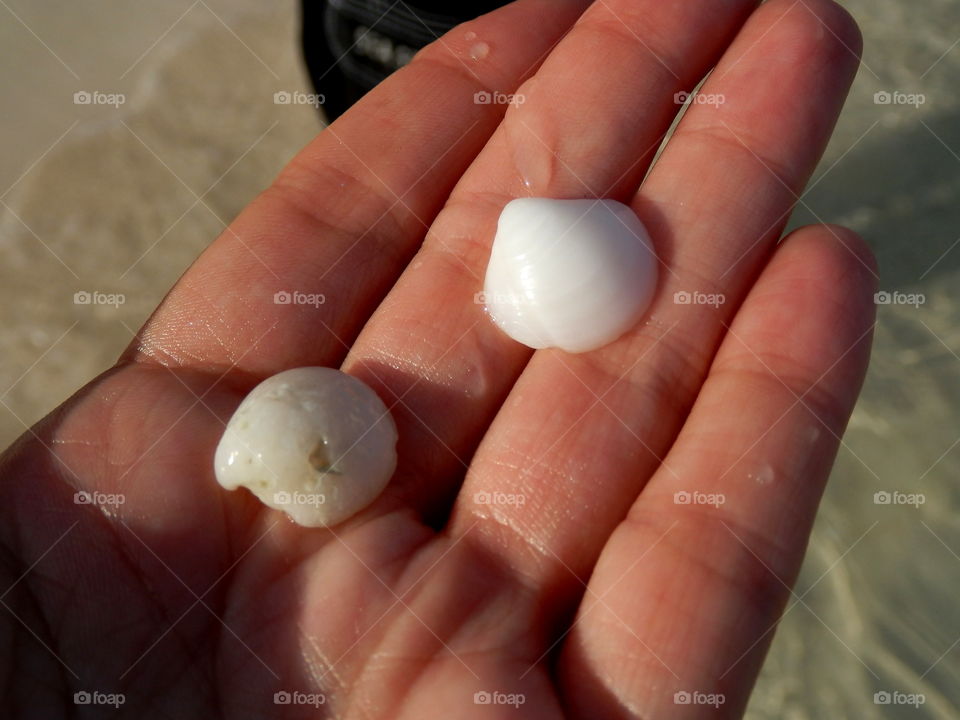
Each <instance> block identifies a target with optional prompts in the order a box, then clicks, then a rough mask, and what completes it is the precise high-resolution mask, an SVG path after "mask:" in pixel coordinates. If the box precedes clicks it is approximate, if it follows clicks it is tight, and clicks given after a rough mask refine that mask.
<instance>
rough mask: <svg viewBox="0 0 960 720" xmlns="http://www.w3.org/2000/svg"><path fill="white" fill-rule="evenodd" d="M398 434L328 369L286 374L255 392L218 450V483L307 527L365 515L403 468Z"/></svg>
mask: <svg viewBox="0 0 960 720" xmlns="http://www.w3.org/2000/svg"><path fill="white" fill-rule="evenodd" d="M396 442H397V429H396V426H395V425H394V422H393V418H392V417H391V416H390V412H389V411H388V410H387V408H386V407H385V406H384V404H383V402H382V401H381V400H380V398H379V397H378V396H377V394H376V393H375V392H374V391H373V390H372V389H370V388H369V387H368V386H367V385H365V384H364V383H363V382H362V381H360V380H358V379H357V378H355V377H353V376H351V375H347V374H346V373H343V372H340V371H339V370H334V369H331V368H324V367H303V368H296V369H293V370H286V371H285V372H281V373H279V374H277V375H274V376H273V377H270V378H267V379H266V380H264V381H263V382H262V383H260V384H259V385H257V386H256V387H255V388H254V389H253V390H252V391H251V392H250V394H249V395H247V397H246V398H244V400H243V402H241V403H240V406H239V407H238V408H237V410H236V412H234V414H233V416H232V417H231V418H230V422H229V423H227V427H226V430H225V431H224V433H223V437H222V438H221V440H220V444H219V445H218V446H217V452H216V456H215V458H214V468H215V471H216V476H217V482H219V483H220V484H221V485H223V487H225V488H227V489H228V490H233V489H236V488H238V487H245V488H247V489H248V490H250V491H251V492H252V493H253V494H254V495H256V496H257V497H258V498H260V500H261V501H262V502H263V503H264V504H265V505H268V506H270V507H272V508H276V509H277V510H282V511H284V512H285V513H287V514H288V515H289V516H290V517H291V518H293V519H294V520H295V521H296V522H297V523H299V524H300V525H305V526H307V527H318V526H329V525H335V524H337V523H339V522H341V521H343V520H345V519H347V518H348V517H350V516H351V515H353V514H354V513H356V512H358V511H359V510H361V509H363V508H365V507H366V506H367V505H369V504H370V503H371V502H373V500H374V498H376V497H377V495H379V494H380V492H381V491H382V490H383V488H384V487H385V486H386V484H387V482H388V481H389V480H390V477H391V476H392V475H393V471H394V469H395V468H396V464H397V454H396Z"/></svg>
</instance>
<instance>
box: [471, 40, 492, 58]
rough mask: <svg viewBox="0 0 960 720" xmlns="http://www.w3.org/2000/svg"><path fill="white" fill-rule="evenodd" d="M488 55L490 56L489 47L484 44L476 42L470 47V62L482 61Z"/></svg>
mask: <svg viewBox="0 0 960 720" xmlns="http://www.w3.org/2000/svg"><path fill="white" fill-rule="evenodd" d="M489 54H490V46H489V45H487V44H486V43H485V42H478V43H476V44H474V45H471V46H470V59H471V60H483V59H484V58H485V57H486V56H487V55H489Z"/></svg>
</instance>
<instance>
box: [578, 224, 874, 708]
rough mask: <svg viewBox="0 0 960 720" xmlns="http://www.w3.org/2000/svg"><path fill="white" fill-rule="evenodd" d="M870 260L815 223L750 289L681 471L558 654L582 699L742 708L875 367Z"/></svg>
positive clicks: (604, 562) (682, 454)
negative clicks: (689, 701) (689, 698)
mask: <svg viewBox="0 0 960 720" xmlns="http://www.w3.org/2000/svg"><path fill="white" fill-rule="evenodd" d="M838 235H839V236H841V237H842V238H843V242H844V244H845V245H846V247H844V246H843V245H842V244H841V243H838V242H837V240H836V236H838ZM851 250H852V251H853V252H851ZM865 267H866V268H871V269H872V268H873V260H872V258H871V255H870V252H869V250H868V249H867V248H866V246H865V245H864V244H863V242H862V241H861V240H859V238H857V237H856V236H855V235H854V234H853V233H851V232H850V231H847V230H844V229H842V228H831V227H826V226H812V227H807V228H804V229H802V230H798V231H797V232H795V233H793V234H792V235H791V236H790V237H789V238H788V239H787V240H786V241H785V243H784V245H783V246H782V247H781V248H780V249H779V250H778V251H777V253H776V255H775V256H774V258H773V260H772V262H771V264H770V266H769V267H768V268H767V269H766V270H765V271H764V272H763V274H762V276H761V277H760V279H759V281H758V283H757V285H756V286H755V287H754V288H753V290H752V291H751V292H750V295H749V297H748V298H747V300H746V302H745V303H744V306H743V308H742V309H741V310H740V312H739V313H737V316H736V319H735V320H734V322H733V325H732V326H731V330H730V332H729V333H728V334H727V336H726V337H725V338H724V340H723V343H722V345H721V347H720V350H719V352H718V354H717V357H716V360H715V361H714V364H713V366H712V368H711V370H710V375H709V377H708V378H707V381H706V382H705V384H704V386H703V390H702V391H701V393H700V395H699V396H698V398H697V401H696V404H695V405H694V407H693V409H692V411H691V414H690V417H689V419H688V420H687V422H686V424H685V425H684V428H683V431H682V432H681V434H680V436H679V437H678V439H677V442H676V444H675V445H674V446H673V448H672V449H671V450H670V454H669V455H668V456H667V458H666V464H669V466H670V467H671V468H672V470H673V472H667V471H666V470H665V469H661V470H659V471H657V473H656V474H655V475H654V476H653V478H652V479H651V481H650V483H649V485H648V486H647V488H646V489H645V490H644V491H643V493H642V494H641V495H640V498H639V499H638V500H637V502H636V503H635V504H634V506H633V507H632V508H631V510H630V513H629V515H628V517H627V519H626V520H625V521H624V522H623V523H621V525H620V526H619V527H618V528H617V530H616V532H615V533H614V534H613V536H612V537H611V539H610V542H609V543H608V544H607V546H606V547H605V548H604V550H603V554H602V555H601V557H600V560H599V562H598V563H597V567H596V570H595V572H594V574H593V576H592V578H591V580H590V586H589V590H588V592H587V594H586V595H585V597H584V601H583V604H582V605H581V607H580V610H579V614H578V618H577V621H576V623H575V625H574V627H573V630H572V632H571V633H570V635H569V636H568V638H567V640H566V645H565V649H564V651H563V655H562V658H561V665H560V667H561V673H562V675H563V676H564V677H566V678H568V679H570V681H571V684H570V685H568V687H571V688H574V692H573V693H572V694H571V696H570V697H569V698H568V701H569V702H570V703H572V706H573V707H574V708H576V709H577V710H578V711H579V712H580V713H581V714H583V715H589V716H591V717H593V716H596V715H602V716H603V717H611V718H615V717H632V716H640V717H688V715H684V714H682V711H684V710H691V709H692V710H696V711H697V712H703V710H704V708H703V707H698V708H697V707H693V705H691V707H690V708H685V707H678V706H677V705H676V704H675V698H674V694H675V693H681V694H682V693H701V695H700V697H704V696H711V695H712V696H715V697H720V696H721V695H722V696H723V699H722V700H721V701H720V702H721V703H722V705H723V708H722V712H721V714H722V715H723V716H724V717H740V716H741V713H742V711H743V708H744V706H745V705H746V702H747V698H748V696H749V692H750V689H751V687H752V686H753V682H754V680H755V678H756V675H757V672H758V670H759V668H760V665H761V662H762V660H763V656H764V655H765V653H766V650H767V647H768V645H769V642H770V640H771V638H772V635H773V629H774V626H775V624H776V622H777V619H778V618H779V616H780V613H781V611H782V609H783V605H784V602H785V601H786V599H787V598H788V596H789V593H790V586H791V585H792V583H793V582H794V580H795V578H796V575H797V572H798V570H799V567H800V563H801V560H802V559H803V553H804V550H805V548H806V543H807V538H808V536H809V533H810V528H811V526H812V523H813V518H814V514H815V512H816V507H817V504H818V502H819V500H820V495H821V491H822V489H823V485H824V483H825V481H826V478H827V475H828V473H829V471H830V467H831V465H832V463H833V459H834V457H835V454H836V452H837V448H838V445H839V443H840V436H841V435H842V433H843V430H844V427H845V426H846V423H847V420H848V419H849V416H850V413H851V411H852V409H853V405H854V402H855V401H856V397H857V394H858V393H859V389H860V385H861V383H862V381H863V376H864V373H865V371H866V367H867V361H868V357H869V352H870V342H871V331H872V329H873V324H874V304H873V296H872V294H873V292H874V289H875V279H874V277H873V275H872V274H871V272H870V271H869V270H867V269H865ZM611 658H619V660H617V661H616V662H613V661H611ZM624 658H630V660H629V661H624ZM574 679H577V682H574ZM679 702H680V703H683V702H684V700H683V696H682V695H681V696H679ZM588 708H589V711H587V709H588ZM626 708H630V712H627V711H626V710H625V709H626ZM678 713H679V714H678ZM689 716H690V717H693V716H694V715H693V714H691V715H689ZM697 717H699V716H697Z"/></svg>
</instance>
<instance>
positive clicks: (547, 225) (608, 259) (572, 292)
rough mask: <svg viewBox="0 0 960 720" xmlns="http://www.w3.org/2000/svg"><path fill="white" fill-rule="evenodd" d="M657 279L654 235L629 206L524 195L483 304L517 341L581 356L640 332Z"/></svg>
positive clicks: (490, 269)
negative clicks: (631, 332) (635, 330)
mask: <svg viewBox="0 0 960 720" xmlns="http://www.w3.org/2000/svg"><path fill="white" fill-rule="evenodd" d="M656 282H657V259H656V256H655V255H654V252H653V244H652V243H651V242H650V236H649V235H648V234H647V231H646V228H644V226H643V223H641V222H640V219H639V218H638V217H637V216H636V215H635V214H634V212H633V211H632V210H631V209H630V208H629V207H627V206H626V205H624V204H623V203H619V202H617V201H616V200H551V199H547V198H519V199H517V200H512V201H511V202H509V203H507V205H506V207H504V208H503V212H502V213H501V214H500V221H499V223H498V224H497V234H496V237H495V238H494V241H493V248H492V250H491V253H490V264H489V265H488V266H487V275H486V279H485V280H484V288H483V301H484V303H485V304H486V306H487V310H488V311H489V313H490V317H491V318H493V321H494V322H495V323H496V324H497V325H499V326H500V328H501V329H502V330H503V331H504V332H505V333H506V334H507V335H509V336H510V337H512V338H513V339H514V340H516V341H518V342H521V343H523V344H524V345H528V346H529V347H532V348H545V347H558V348H561V349H563V350H566V351H567V352H573V353H577V352H585V351H587V350H593V349H595V348H598V347H602V346H603V345H606V344H607V343H609V342H612V341H613V340H616V339H617V338H618V337H620V335H622V334H623V333H624V332H626V331H627V330H629V329H630V328H631V327H633V326H634V325H635V324H636V323H637V321H638V320H639V319H640V317H641V316H642V315H643V313H644V312H645V311H646V309H647V307H648V306H649V304H650V300H651V299H652V297H653V291H654V289H655V287H656Z"/></svg>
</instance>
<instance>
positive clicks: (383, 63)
mask: <svg viewBox="0 0 960 720" xmlns="http://www.w3.org/2000/svg"><path fill="white" fill-rule="evenodd" d="M506 4H507V2H503V1H502V0H474V1H473V2H471V1H470V0H466V1H464V2H456V3H451V2H440V1H439V0H411V1H410V2H406V1H405V0H313V1H311V0H303V3H302V21H303V28H302V41H303V56H304V60H305V61H306V64H307V70H308V72H309V73H310V78H311V80H312V82H313V87H314V89H315V90H316V92H317V93H318V94H320V95H322V96H323V108H324V110H325V112H326V115H327V118H328V119H329V120H331V121H333V120H334V119H335V118H336V117H337V116H339V115H341V114H342V113H343V112H344V111H345V110H346V109H347V108H349V107H350V106H351V105H353V103H355V102H356V101H357V100H359V99H360V98H361V97H362V96H363V95H364V94H365V93H366V92H367V91H368V90H370V89H371V88H373V87H374V86H375V85H376V84H377V83H379V82H380V81H381V80H383V79H384V78H385V77H387V75H389V74H390V73H392V72H393V71H394V70H396V69H398V68H400V67H402V66H403V65H405V64H406V63H407V62H409V61H410V58H411V57H413V55H414V53H415V52H416V51H417V50H419V49H420V48H422V47H423V46H424V45H427V44H429V43H431V42H433V41H434V40H435V39H436V38H437V37H438V36H440V35H443V34H444V33H445V32H447V31H448V30H449V29H450V28H452V27H454V26H455V25H458V24H459V23H461V22H464V21H466V20H470V19H472V18H475V17H477V16H478V15H482V14H483V13H485V12H488V11H490V10H493V9H494V8H497V7H500V6H501V5H506Z"/></svg>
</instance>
